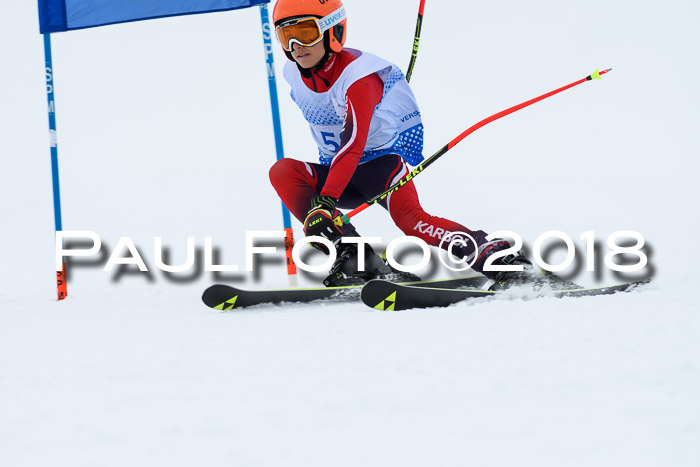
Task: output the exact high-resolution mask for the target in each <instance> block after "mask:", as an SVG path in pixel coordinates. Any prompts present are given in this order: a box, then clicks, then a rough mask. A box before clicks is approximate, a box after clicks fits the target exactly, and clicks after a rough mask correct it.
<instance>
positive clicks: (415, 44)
mask: <svg viewBox="0 0 700 467" xmlns="http://www.w3.org/2000/svg"><path fill="white" fill-rule="evenodd" d="M423 8H425V0H420V6H419V7H418V21H416V35H415V37H414V38H413V53H411V61H410V62H409V64H408V71H407V72H406V81H411V74H413V67H414V66H415V65H416V57H417V56H418V43H419V42H420V29H421V26H422V25H423Z"/></svg>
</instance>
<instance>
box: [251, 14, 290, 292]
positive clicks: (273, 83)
mask: <svg viewBox="0 0 700 467" xmlns="http://www.w3.org/2000/svg"><path fill="white" fill-rule="evenodd" d="M260 21H261V23H262V36H263V44H264V46H265V64H266V66H267V84H268V87H269V89H270V107H271V109H272V126H273V127H274V132H275V149H276V151H277V160H280V159H283V158H284V147H283V146H282V124H281V123H280V109H279V101H278V99H277V79H276V77H275V60H274V57H273V54H272V27H271V26H270V16H269V14H268V9H267V3H261V4H260ZM282 219H283V221H284V231H285V232H286V238H285V242H284V250H285V255H286V257H287V276H288V277H289V285H292V286H296V285H297V283H298V281H297V267H296V265H295V264H294V260H293V259H292V248H293V247H294V230H293V229H292V218H291V216H290V214H289V209H287V207H286V206H285V205H284V203H282Z"/></svg>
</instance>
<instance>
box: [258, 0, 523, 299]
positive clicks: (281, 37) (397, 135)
mask: <svg viewBox="0 0 700 467" xmlns="http://www.w3.org/2000/svg"><path fill="white" fill-rule="evenodd" d="M273 21H274V25H275V33H276V36H277V39H278V41H279V43H280V45H281V46H282V48H283V50H284V53H285V54H286V56H287V58H288V59H289V62H288V63H286V64H285V66H284V77H285V79H286V80H287V82H289V84H290V85H291V97H292V99H293V100H294V102H295V103H296V104H297V105H298V106H299V108H300V109H301V111H302V113H303V115H304V118H305V119H306V120H307V122H308V123H309V126H310V128H311V133H312V135H313V138H314V140H315V142H316V144H317V145H318V150H319V155H320V163H309V162H303V161H298V160H294V159H289V158H285V159H281V160H279V161H278V162H277V163H275V164H274V166H273V167H272V168H271V169H270V181H271V183H272V185H273V186H274V188H275V190H276V191H277V193H278V195H279V196H280V198H281V199H282V202H283V203H284V205H285V206H287V208H288V209H289V210H290V211H291V212H292V214H293V215H294V216H295V217H296V218H297V219H299V221H300V222H302V223H303V224H304V233H305V234H306V236H313V235H319V236H323V237H325V238H327V239H329V240H331V241H332V242H334V244H335V245H336V249H337V259H336V261H335V263H334V264H333V266H332V268H331V273H330V275H329V276H328V278H327V279H326V280H325V281H324V284H325V285H327V286H337V285H346V284H348V283H359V282H363V281H367V280H369V279H372V278H377V277H379V278H389V280H411V279H413V280H417V278H416V277H415V276H412V275H406V274H405V273H404V274H399V273H398V271H395V270H393V269H391V268H389V267H388V265H387V264H386V263H384V261H383V260H381V259H380V258H379V257H378V256H377V255H376V254H375V253H374V252H373V251H372V249H371V248H367V249H366V258H365V271H364V272H361V271H358V270H357V247H356V245H354V244H346V243H342V242H340V238H341V237H342V236H359V234H357V232H356V231H355V227H354V226H353V225H352V224H347V225H342V226H338V225H336V224H335V223H334V221H333V220H334V219H336V218H337V217H338V216H339V215H340V212H339V211H338V208H344V209H353V208H355V207H357V206H359V205H360V204H362V203H363V202H364V201H366V200H368V199H371V198H373V197H374V196H376V195H377V194H379V193H382V192H383V191H385V190H386V189H387V188H389V187H390V186H391V185H392V184H394V183H396V182H397V181H398V180H399V179H401V178H402V177H404V176H405V175H406V174H407V173H408V172H409V168H408V165H409V164H410V165H413V166H415V165H417V164H419V163H420V162H421V161H422V160H423V155H422V150H423V124H422V120H421V114H420V110H419V108H418V104H417V102H416V99H415V97H414V95H413V93H412V91H411V88H410V87H409V85H408V82H407V81H406V79H405V77H404V75H403V73H402V72H401V70H400V69H399V68H398V67H397V66H396V65H394V64H392V63H389V62H388V61H386V60H384V59H382V58H380V57H377V56H375V55H372V54H369V53H367V52H362V51H359V50H354V49H349V48H344V47H343V46H344V44H345V38H346V35H347V18H346V14H345V9H344V8H343V3H342V1H341V0H278V1H277V4H276V5H275V8H274V11H273ZM380 204H381V205H382V207H384V208H385V209H386V210H388V211H389V215H390V216H391V218H392V220H393V221H394V223H395V224H396V225H397V226H398V227H399V229H401V231H403V232H404V234H406V235H410V236H415V237H418V238H420V239H422V240H424V241H425V242H426V243H428V244H429V245H432V246H442V247H443V248H447V247H448V245H449V241H445V242H442V240H443V238H446V237H450V235H452V233H453V232H454V233H455V234H454V235H452V236H457V235H458V234H457V232H464V233H467V234H469V235H470V236H471V237H472V238H473V239H474V240H475V241H476V242H477V243H478V246H477V245H474V243H473V242H471V241H465V242H459V243H458V244H455V245H454V246H453V248H452V254H453V256H455V257H457V258H464V259H466V260H467V261H469V262H471V261H472V260H474V255H476V259H475V260H474V264H473V265H472V269H474V270H476V271H478V272H481V273H483V274H484V275H485V276H487V277H488V278H490V279H494V280H495V281H500V280H501V279H502V273H500V275H499V273H495V272H489V271H484V269H483V268H484V262H485V261H486V259H487V258H488V257H489V256H490V255H492V254H494V253H496V252H498V251H501V250H503V249H506V248H509V247H510V245H509V244H508V242H506V241H505V240H503V239H494V240H491V241H487V240H486V237H487V235H488V234H487V233H486V232H484V231H482V230H472V229H468V228H467V227H465V226H464V225H461V224H458V223H456V222H453V221H451V220H448V219H445V218H442V217H436V216H431V215H430V214H428V213H426V212H425V211H424V210H423V208H422V207H421V205H420V202H419V200H418V194H417V192H416V188H415V186H414V183H413V181H409V182H408V183H407V184H406V185H404V186H403V187H402V188H400V189H399V190H398V191H395V192H393V193H392V194H391V195H390V196H389V197H387V199H385V200H384V201H381V202H380ZM462 238H464V237H462ZM448 240H449V239H448ZM441 242H442V245H441ZM313 246H315V247H316V248H318V249H320V250H322V251H324V252H326V253H328V250H327V249H326V247H325V246H323V245H322V244H313ZM368 247H369V245H368ZM496 263H497V264H528V265H529V264H530V262H529V261H527V260H526V259H525V258H523V257H522V256H520V255H509V256H507V257H505V258H499V259H497V262H496ZM530 267H531V266H530Z"/></svg>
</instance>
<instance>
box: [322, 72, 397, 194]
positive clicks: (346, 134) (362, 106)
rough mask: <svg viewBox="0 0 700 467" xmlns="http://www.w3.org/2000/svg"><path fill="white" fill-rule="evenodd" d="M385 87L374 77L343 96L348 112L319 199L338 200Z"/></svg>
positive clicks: (361, 148) (360, 156)
mask: <svg viewBox="0 0 700 467" xmlns="http://www.w3.org/2000/svg"><path fill="white" fill-rule="evenodd" d="M383 91H384V83H383V82H382V80H381V79H380V78H379V76H377V74H376V73H373V74H371V75H369V76H365V77H364V78H362V79H361V80H358V81H356V82H355V83H353V85H352V86H350V88H349V89H348V91H347V93H346V95H345V102H346V104H347V112H346V113H345V121H344V122H343V130H342V132H341V134H340V149H339V150H338V153H337V154H336V155H335V157H334V158H333V161H332V162H331V168H330V171H329V172H328V178H327V179H326V184H325V185H324V186H323V189H322V190H321V195H322V196H330V197H332V198H334V199H336V200H337V199H338V198H340V195H341V193H342V192H343V190H345V187H346V186H347V185H348V183H349V182H350V179H351V178H352V175H353V174H354V173H355V169H356V168H357V164H358V163H359V162H360V159H361V158H362V151H363V150H364V148H365V143H366V142H367V134H368V133H369V124H370V122H371V121H372V115H373V114H374V109H375V107H377V105H378V104H379V102H381V100H382V93H383Z"/></svg>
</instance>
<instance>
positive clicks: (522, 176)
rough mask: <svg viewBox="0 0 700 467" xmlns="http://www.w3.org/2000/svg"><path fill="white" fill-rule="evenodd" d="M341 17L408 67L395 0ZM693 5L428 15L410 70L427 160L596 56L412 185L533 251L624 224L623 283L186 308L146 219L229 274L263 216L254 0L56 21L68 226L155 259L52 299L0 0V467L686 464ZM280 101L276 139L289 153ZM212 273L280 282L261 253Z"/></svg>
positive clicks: (392, 233) (298, 144)
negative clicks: (104, 19)
mask: <svg viewBox="0 0 700 467" xmlns="http://www.w3.org/2000/svg"><path fill="white" fill-rule="evenodd" d="M414 3H415V4H414ZM487 3H488V2H487ZM345 5H346V8H347V11H348V14H349V18H350V20H349V21H350V23H349V39H348V45H350V46H353V47H356V48H360V49H366V50H369V51H372V52H375V53H377V54H379V55H382V56H384V57H386V58H387V59H389V60H392V61H394V62H396V63H398V64H399V65H400V66H405V65H406V64H407V63H408V58H409V53H410V45H411V42H412V37H413V31H414V27H415V13H416V9H417V6H418V1H415V2H405V1H398V0H396V1H390V2H371V3H370V2H364V1H363V2H360V1H357V0H347V1H346V2H345ZM699 13H700V7H699V6H698V3H697V2H694V1H682V0H674V1H670V2H663V3H662V2H657V1H653V2H652V1H646V0H643V1H636V2H631V1H610V0H606V1H602V0H592V1H588V2H584V3H581V2H578V3H576V4H575V5H574V4H573V3H571V4H568V3H562V2H556V1H552V0H550V1H548V0H533V1H530V2H518V1H514V0H505V1H504V2H491V3H489V4H485V3H484V2H481V3H478V2H477V3H475V2H470V3H466V2H430V1H429V2H427V5H426V10H425V23H424V27H423V34H422V39H421V44H420V52H419V57H418V62H417V65H416V69H415V72H414V74H413V82H412V86H413V88H414V91H415V93H416V95H417V97H418V99H419V101H420V102H421V106H422V112H423V119H424V122H425V123H426V153H427V154H431V153H432V152H433V151H435V150H437V149H438V148H440V147H442V146H443V145H444V144H445V143H446V142H447V141H449V140H451V139H452V138H454V137H455V136H456V135H457V134H459V133H460V132H461V131H463V130H464V129H465V128H467V127H468V126H469V125H471V124H473V123H475V122H477V121H479V120H480V119H482V118H484V117H486V116H488V115H491V114H493V113H495V112H497V111H500V110H502V109H505V108H507V107H510V106H512V105H514V104H517V103H519V102H522V101H525V100H527V99H530V98H532V97H535V96H537V95H539V94H542V93H544V92H547V91H549V90H551V89H554V88H556V87H559V86H562V85H564V84H566V83H569V82H571V81H574V80H576V79H578V78H581V77H583V76H585V75H586V74H588V73H590V72H592V71H593V69H595V68H596V67H598V68H601V69H603V68H607V67H612V68H613V71H612V72H611V73H610V74H608V75H606V76H605V77H604V79H603V81H602V82H592V83H586V84H585V85H582V86H579V87H577V88H575V89H573V90H570V91H567V92H566V93H565V94H561V95H559V96H556V97H553V98H551V99H548V100H546V101H544V102H542V103H539V104H537V105H536V106H533V107H530V108H528V109H525V110H522V111H520V112H518V113H516V114H514V115H512V116H509V117H507V118H506V119H503V120H499V121H498V122H496V123H493V124H490V125H488V126H486V127H484V128H483V129H481V130H479V131H478V132H477V133H475V134H473V135H472V136H470V137H469V138H468V139H467V140H465V141H464V142H462V143H460V145H459V146H457V147H456V148H455V149H453V150H452V151H451V152H450V153H449V154H448V155H446V156H444V157H443V158H442V159H441V160H440V162H439V163H436V164H435V165H433V166H431V167H430V169H429V170H426V172H425V173H424V174H422V175H421V176H420V177H419V178H418V179H417V181H416V183H417V186H418V188H419V191H420V194H421V201H422V202H423V204H424V206H425V207H426V209H427V210H428V211H429V212H431V213H433V214H435V215H441V216H445V217H449V218H453V219H455V220H457V221H461V222H463V223H465V224H467V225H469V226H471V227H474V228H483V229H485V230H489V231H495V230H499V229H508V230H513V231H516V232H518V233H519V234H520V235H521V236H522V237H523V238H524V240H525V242H526V244H527V245H529V246H532V243H533V242H534V240H535V239H536V238H537V236H538V235H540V234H541V233H543V232H545V231H548V230H561V231H563V232H566V233H567V234H569V235H570V236H571V237H572V238H573V239H574V241H575V243H576V245H577V247H578V248H579V249H580V251H579V259H580V258H581V255H582V254H583V251H584V246H585V244H584V243H583V241H581V240H580V239H579V235H580V234H581V233H583V232H585V231H591V230H592V231H595V233H596V239H598V240H599V242H600V245H599V250H600V251H602V252H603V253H604V252H605V251H606V246H605V238H606V237H607V236H608V235H609V234H611V233H612V232H615V231H617V230H635V231H637V232H640V233H642V234H643V235H644V236H645V238H646V240H647V242H648V245H649V249H648V252H649V253H650V266H649V271H652V272H653V276H654V281H653V283H652V284H651V285H650V286H648V287H647V288H646V289H644V290H643V291H639V292H633V293H630V294H625V295H616V296H610V297H593V298H586V299H562V300H557V299H541V300H534V301H511V302H506V301H490V302H480V301H476V302H474V303H472V304H468V303H463V304H459V305H456V306H453V307H451V308H448V309H444V310H413V311H407V312H396V313H391V312H374V311H372V310H370V309H369V308H366V307H364V306H363V305H361V304H345V305H338V304H329V305H323V304H320V305H313V306H284V307H269V308H264V309H256V310H250V311H241V312H236V313H219V312H214V311H212V310H210V309H208V308H206V307H204V306H203V305H202V304H201V302H200V299H199V297H200V294H201V292H202V290H203V289H204V288H205V287H206V286H207V285H208V284H210V283H212V282H218V281H220V280H221V278H220V277H214V276H213V274H211V273H207V274H205V273H202V272H196V273H183V274H180V275H171V276H167V275H165V274H163V273H161V272H159V271H157V270H155V267H154V264H155V263H154V252H153V237H155V236H162V237H163V241H164V243H165V244H166V245H167V246H169V247H170V249H171V250H172V261H171V262H172V263H174V264H177V263H179V262H183V261H184V258H185V238H186V237H187V236H195V237H196V242H197V246H198V247H200V248H201V246H202V245H203V239H204V237H205V236H211V237H213V239H214V244H215V245H216V246H217V248H219V250H220V252H221V255H220V257H219V259H220V261H221V262H223V263H233V264H239V265H240V266H241V268H243V265H244V261H245V251H244V244H245V243H244V242H245V232H246V230H278V229H280V228H281V227H282V225H281V219H280V206H279V201H278V199H277V198H276V194H275V192H274V190H273V189H272V188H271V187H270V186H269V183H268V179H267V174H266V172H267V170H268V168H269V166H270V165H271V164H272V162H273V161H274V157H275V156H274V143H273V140H272V134H271V120H270V117H269V104H268V97H267V81H266V79H265V68H264V66H263V63H262V60H263V50H262V43H261V40H260V37H259V35H260V26H259V13H258V11H257V9H251V10H246V11H237V12H230V13H222V14H212V15H200V16H192V17H183V18H171V19H163V20H157V21H151V22H144V23H133V24H124V25H116V26H110V27H104V28H98V29H94V30H84V31H77V32H71V33H64V34H58V35H54V36H53V51H54V71H55V85H56V106H57V107H56V108H57V117H58V143H59V160H60V175H61V190H62V201H63V221H64V229H66V230H91V231H95V232H97V233H99V235H100V236H101V237H102V240H103V242H104V246H105V248H106V249H107V252H106V254H109V253H111V252H112V248H114V247H115V246H116V244H117V242H118V240H119V238H120V237H122V236H130V237H131V238H133V240H134V242H135V244H136V245H137V246H138V248H139V251H140V252H141V253H142V254H143V256H144V260H145V261H146V263H147V264H148V265H149V267H150V268H151V269H152V270H153V271H152V273H151V274H144V273H138V272H133V269H130V270H129V271H130V273H129V274H122V275H117V274H115V273H108V272H103V271H102V270H101V266H99V265H97V264H92V265H85V264H84V263H83V265H81V266H79V265H76V267H74V268H73V270H72V272H71V274H72V277H71V281H70V283H69V294H70V296H69V299H67V300H64V301H61V302H57V301H56V300H55V285H54V272H53V269H52V268H53V256H54V244H53V235H54V224H53V205H52V199H51V183H50V182H51V174H50V164H49V151H48V147H47V136H46V133H47V123H46V113H45V112H46V97H45V92H44V86H45V84H44V72H43V67H44V64H43V49H42V40H41V36H40V35H39V34H38V20H37V12H36V2H24V1H19V0H5V1H4V2H3V5H2V7H1V9H0V52H1V53H0V56H1V57H2V62H0V63H1V65H0V152H1V153H2V157H3V160H4V161H5V170H2V171H1V172H0V199H1V200H2V201H0V219H1V221H0V222H1V225H2V227H3V228H2V243H1V245H2V249H1V251H0V264H1V265H2V267H1V268H0V465H2V466H10V467H16V466H17V467H19V466H45V465H54V466H58V465H60V466H88V465H89V466H96V465H97V466H124V465H129V466H190V465H209V466H219V465H222V466H223V465H227V466H228V465H251V466H253V465H255V466H258V465H259V466H282V465H284V466H295V465H300V466H301V465H303V466H315V465H318V466H328V465H333V466H345V465H347V466H357V465H364V466H387V465H402V466H403V465H406V466H407V465H416V466H425V465H431V466H458V465H483V466H504V465H527V466H530V465H531V466H561V465H567V466H570V465H573V466H578V465H580V466H591V465H595V466H620V465H634V466H669V465H670V466H697V465H700V402H699V401H700V397H699V396H700V343H699V342H700V339H699V337H700V318H699V317H698V305H697V302H696V297H697V292H696V288H697V284H698V282H699V281H700V275H699V274H698V272H697V266H696V263H697V261H696V259H695V256H696V255H695V254H694V253H695V252H696V251H697V247H696V243H697V241H698V238H697V232H698V227H700V222H699V219H698V214H697V212H698V210H697V203H698V200H699V199H700V197H699V196H698V195H699V194H700V193H699V190H698V185H697V174H698V156H699V155H700V151H699V149H700V147H699V146H700V145H699V144H698V139H697V136H696V132H697V128H698V126H699V124H700V118H699V117H700V110H699V109H700V106H699V105H698V104H700V99H698V97H699V96H698V94H699V93H700V91H698V87H697V84H696V80H697V76H698V75H699V74H700V73H699V71H700V70H699V66H698V61H697V56H698V44H700V34H699V33H698V29H697V24H698V19H699V16H700V15H699ZM275 60H276V63H277V69H278V70H279V69H280V66H281V64H282V63H284V60H285V58H284V56H283V55H282V54H281V53H279V50H277V49H276V50H275ZM278 89H279V92H280V98H281V112H282V120H283V126H284V142H285V150H286V154H287V155H288V156H289V157H296V158H300V159H305V160H314V159H315V150H314V147H313V143H312V141H311V138H310V137H309V134H308V129H307V128H306V126H305V123H304V122H303V121H302V118H301V116H300V114H299V112H298V110H297V109H295V108H294V107H293V104H292V103H291V102H290V100H289V99H288V98H287V94H288V89H287V86H286V84H285V83H283V82H281V78H280V82H278ZM357 226H358V229H359V230H360V232H361V233H363V234H364V235H373V236H381V237H382V238H383V239H384V240H385V242H384V244H386V243H388V240H390V239H393V238H395V237H396V236H398V235H399V234H400V232H399V231H398V230H397V229H396V228H395V227H394V226H393V225H391V222H390V221H389V219H388V216H387V215H386V213H385V212H383V211H382V210H381V208H378V207H373V208H371V209H369V210H368V211H366V212H365V213H363V214H362V215H361V216H359V217H358V219H357ZM295 232H296V235H300V233H301V230H300V228H299V224H298V223H295ZM557 255H559V256H561V251H558V252H555V254H554V257H556V256H557ZM103 262H104V258H103ZM553 262H556V261H553ZM565 272H566V273H568V274H569V275H570V276H572V277H573V278H574V279H575V280H576V281H577V282H579V283H581V284H584V285H593V284H602V283H610V282H616V281H619V280H620V279H624V278H620V277H616V276H615V275H613V274H611V273H610V271H607V270H605V268H604V266H601V265H600V264H599V273H597V274H594V273H590V272H586V271H585V270H584V269H583V268H582V266H581V265H580V264H579V266H578V267H577V268H573V270H570V271H565ZM423 275H427V276H428V277H434V278H437V277H448V276H450V275H453V274H452V273H450V272H449V271H447V270H445V269H444V268H437V267H434V266H431V268H430V270H428V271H425V273H424V274H423ZM182 276H185V277H184V279H183V278H182ZM320 276H321V275H318V274H314V275H306V276H304V277H302V282H303V285H312V284H314V281H318V278H319V277H320ZM225 278H226V279H227V280H228V281H230V282H231V283H233V284H237V285H239V286H243V287H250V288H253V287H255V288H268V287H284V286H285V285H286V277H285V274H284V267H283V265H282V264H281V261H277V260H275V261H266V262H264V263H263V264H261V265H259V269H258V273H257V274H253V273H246V272H241V273H230V274H226V275H225Z"/></svg>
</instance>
